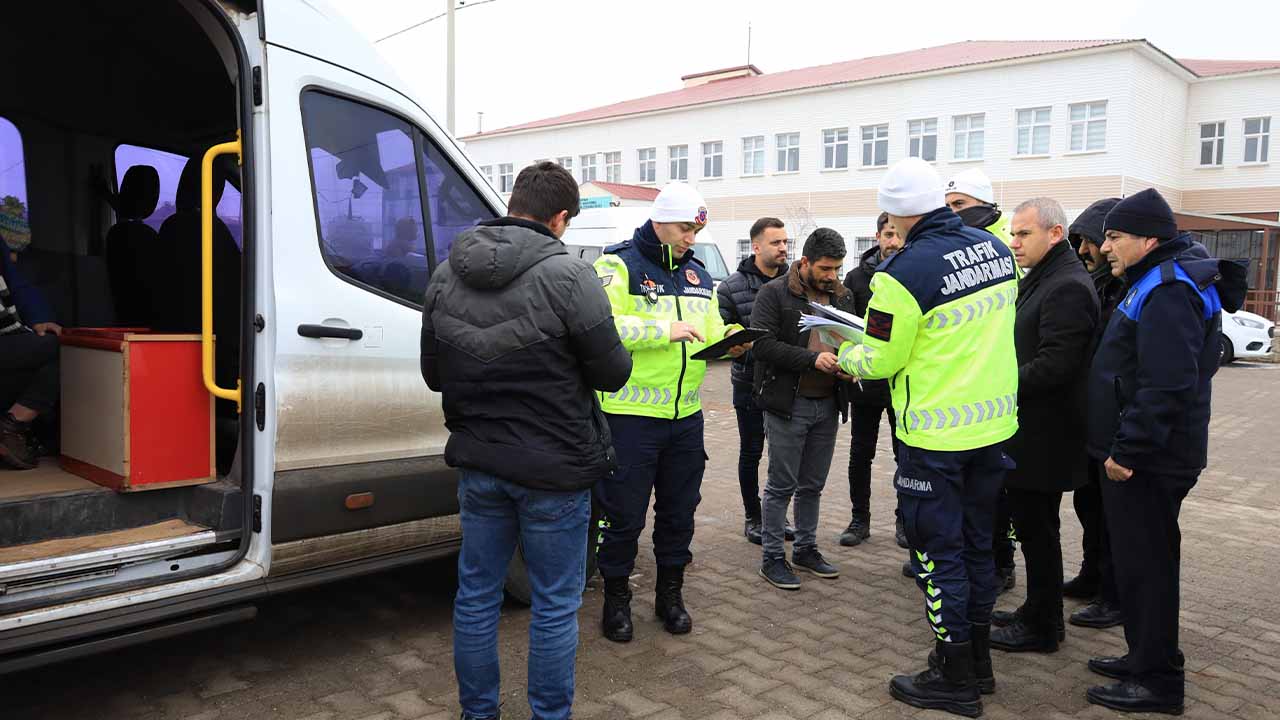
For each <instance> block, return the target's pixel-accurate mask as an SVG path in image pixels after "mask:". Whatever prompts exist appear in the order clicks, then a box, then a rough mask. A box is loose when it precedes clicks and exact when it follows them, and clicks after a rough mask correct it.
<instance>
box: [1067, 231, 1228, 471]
mask: <svg viewBox="0 0 1280 720" xmlns="http://www.w3.org/2000/svg"><path fill="white" fill-rule="evenodd" d="M1125 278H1126V280H1127V281H1128V287H1129V292H1128V294H1127V295H1125V298H1124V300H1123V301H1121V302H1120V305H1119V307H1118V308H1117V309H1116V312H1114V313H1112V315H1111V320H1110V321H1109V322H1108V323H1107V329H1106V331H1105V332H1104V334H1103V337H1102V342H1101V344H1100V345H1099V347H1098V350H1097V353H1096V354H1095V355H1094V357H1093V364H1092V366H1091V367H1090V370H1089V440H1088V450H1089V455H1090V456H1091V457H1093V458H1094V459H1096V460H1100V461H1101V460H1105V459H1106V458H1108V457H1110V458H1112V459H1114V460H1115V462H1117V463H1119V464H1120V465H1121V466H1123V467H1126V468H1129V469H1131V470H1138V471H1142V472H1150V473H1160V474H1169V475H1195V474H1197V473H1199V472H1200V471H1201V470H1203V469H1204V467H1205V464H1206V462H1207V457H1208V446H1209V403H1210V394H1211V388H1212V380H1213V376H1214V373H1216V372H1217V370H1218V356H1219V353H1220V351H1221V340H1220V335H1221V332H1222V313H1221V312H1219V310H1220V309H1225V310H1227V311H1228V312H1234V311H1235V310H1237V309H1239V308H1240V305H1241V304H1242V303H1243V301H1244V295H1245V290H1246V287H1247V284H1246V282H1245V269H1244V267H1243V266H1241V265H1239V264H1237V263H1234V262H1231V261H1227V260H1219V259H1218V258H1214V257H1210V255H1209V253H1208V251H1207V250H1205V248H1204V246H1203V245H1201V244H1200V243H1197V242H1194V241H1193V240H1192V239H1191V236H1189V235H1187V234H1185V233H1183V234H1182V235H1179V236H1178V237H1176V238H1173V239H1171V240H1167V241H1165V242H1162V243H1160V245H1159V246H1157V247H1156V248H1155V249H1154V250H1152V251H1151V253H1150V254H1148V255H1147V256H1146V257H1145V258H1143V259H1142V261H1141V262H1139V263H1137V264H1135V265H1134V266H1133V267H1130V268H1128V269H1127V270H1126V272H1125Z"/></svg>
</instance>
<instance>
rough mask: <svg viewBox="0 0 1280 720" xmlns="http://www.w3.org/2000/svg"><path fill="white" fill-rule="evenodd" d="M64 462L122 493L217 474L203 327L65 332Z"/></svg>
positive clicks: (191, 481)
mask: <svg viewBox="0 0 1280 720" xmlns="http://www.w3.org/2000/svg"><path fill="white" fill-rule="evenodd" d="M61 362H62V368H61V371H62V410H61V420H62V438H61V446H62V467H63V469H64V470H66V471H67V472H70V473H73V474H75V475H79V476H80V477H83V478H85V479H87V480H91V481H93V482H95V483H97V484H99V485H103V486H106V487H109V488H114V489H116V490H120V491H125V492H127V491H133V490H150V489H153V488H161V487H173V486H175V485H195V484H199V483H204V482H210V481H212V480H215V479H217V469H216V465H215V455H214V440H213V427H214V420H213V397H212V396H211V395H210V394H209V393H208V392H207V391H206V390H205V387H204V382H203V381H202V380H201V374H200V336H199V335H160V334H154V333H149V332H147V331H144V330H133V329H130V328H109V329H96V328H80V329H68V330H66V331H65V332H64V333H63V335H62V358H61Z"/></svg>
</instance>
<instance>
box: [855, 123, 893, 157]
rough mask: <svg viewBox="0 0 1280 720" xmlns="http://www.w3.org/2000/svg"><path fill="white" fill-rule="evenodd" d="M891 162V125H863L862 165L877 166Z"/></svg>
mask: <svg viewBox="0 0 1280 720" xmlns="http://www.w3.org/2000/svg"><path fill="white" fill-rule="evenodd" d="M888 164H889V126H888V125H863V126H862V166H863V167H877V166H880V165H888Z"/></svg>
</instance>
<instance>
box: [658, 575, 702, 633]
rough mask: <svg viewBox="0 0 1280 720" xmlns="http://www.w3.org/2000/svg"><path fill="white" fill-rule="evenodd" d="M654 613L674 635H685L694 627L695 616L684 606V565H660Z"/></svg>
mask: <svg viewBox="0 0 1280 720" xmlns="http://www.w3.org/2000/svg"><path fill="white" fill-rule="evenodd" d="M653 613H654V615H657V616H658V619H659V620H661V621H662V627H663V628H665V629H666V631H667V632H669V633H671V634H672V635H684V634H686V633H688V632H689V631H690V630H692V629H693V618H691V617H689V611H688V610H686V609H685V607H684V566H683V565H672V566H663V565H659V566H658V590H657V595H656V596H655V598H654V601H653Z"/></svg>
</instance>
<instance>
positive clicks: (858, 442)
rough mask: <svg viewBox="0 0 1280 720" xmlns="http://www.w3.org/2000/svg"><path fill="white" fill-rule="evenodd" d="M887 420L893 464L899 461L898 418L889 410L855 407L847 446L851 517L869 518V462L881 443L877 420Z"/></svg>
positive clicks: (873, 457)
mask: <svg viewBox="0 0 1280 720" xmlns="http://www.w3.org/2000/svg"><path fill="white" fill-rule="evenodd" d="M885 414H887V415H888V416H889V439H890V442H891V444H892V446H893V460H894V462H895V463H896V462H897V461H898V436H897V429H898V418H897V416H896V415H895V414H894V412H893V408H891V407H879V406H876V405H854V406H853V408H852V417H850V418H849V426H850V428H851V432H852V433H853V437H852V439H851V440H850V443H849V502H850V503H851V504H852V505H853V516H854V517H867V516H868V515H870V514H871V461H872V460H874V459H875V457H876V445H877V443H879V441H880V417H881V416H882V415H885Z"/></svg>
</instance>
